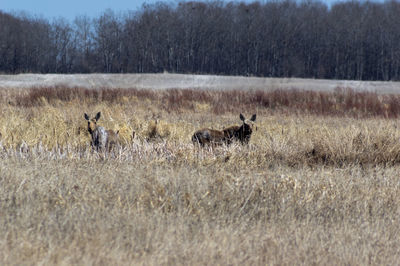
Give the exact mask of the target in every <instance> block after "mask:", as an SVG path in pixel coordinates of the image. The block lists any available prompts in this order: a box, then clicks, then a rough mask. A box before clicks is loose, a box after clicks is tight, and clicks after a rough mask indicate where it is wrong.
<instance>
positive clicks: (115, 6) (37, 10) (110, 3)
mask: <svg viewBox="0 0 400 266" xmlns="http://www.w3.org/2000/svg"><path fill="white" fill-rule="evenodd" d="M158 1H159V0H62V1H59V0H0V10H2V11H5V12H7V13H14V12H15V13H20V12H26V13H27V14H28V15H34V16H39V17H44V18H46V19H50V20H51V19H53V18H59V17H63V18H66V19H68V20H71V21H72V20H73V19H74V18H75V17H76V16H78V15H88V16H90V17H99V16H100V14H102V12H104V11H105V10H106V9H108V8H110V9H112V10H113V11H115V12H117V13H119V12H125V11H127V10H137V9H139V8H140V7H141V6H142V4H144V3H149V4H151V3H155V2H158ZM178 1H179V0H171V1H168V2H172V3H174V2H178ZM228 1H230V0H228ZM235 1H236V0H235ZM337 1H343V0H324V1H323V2H325V3H327V4H330V3H332V2H333V3H334V2H337ZM245 2H251V0H245ZM260 2H263V0H261V1H260Z"/></svg>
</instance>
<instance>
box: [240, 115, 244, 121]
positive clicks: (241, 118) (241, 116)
mask: <svg viewBox="0 0 400 266" xmlns="http://www.w3.org/2000/svg"><path fill="white" fill-rule="evenodd" d="M244 119H245V118H244V116H243V115H242V114H240V120H242V121H243V122H244Z"/></svg>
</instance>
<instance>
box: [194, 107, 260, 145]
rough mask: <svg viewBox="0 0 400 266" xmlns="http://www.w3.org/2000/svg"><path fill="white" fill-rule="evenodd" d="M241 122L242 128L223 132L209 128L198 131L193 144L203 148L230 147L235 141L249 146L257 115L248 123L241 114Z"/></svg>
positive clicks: (233, 127) (226, 129) (225, 129)
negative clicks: (209, 145)
mask: <svg viewBox="0 0 400 266" xmlns="http://www.w3.org/2000/svg"><path fill="white" fill-rule="evenodd" d="M240 120H242V121H243V124H242V125H241V126H231V127H227V128H224V129H223V130H215V129H209V128H203V129H200V130H197V131H196V132H195V133H194V134H193V136H192V142H193V143H194V144H200V145H201V146H205V145H208V144H211V145H220V144H226V145H229V144H231V143H232V142H233V141H235V140H236V141H240V142H241V143H242V144H247V143H249V141H250V137H251V134H252V132H253V126H254V122H255V121H256V115H255V114H254V115H253V116H252V117H251V119H250V120H249V121H246V119H245V117H244V116H243V115H242V114H240Z"/></svg>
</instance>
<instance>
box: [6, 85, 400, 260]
mask: <svg viewBox="0 0 400 266" xmlns="http://www.w3.org/2000/svg"><path fill="white" fill-rule="evenodd" d="M58 89H60V91H59V92H53V90H58ZM63 90H64V92H62V91H63ZM45 91H46V90H45V89H32V90H31V91H22V92H20V91H19V92H16V91H2V92H0V94H1V93H3V97H2V98H1V97H0V99H3V104H1V105H0V111H1V114H2V115H1V116H0V132H1V139H0V250H1V251H0V264H2V265H11V264H13V265H15V264H18V265H20V264H30V263H32V264H68V265H69V264H81V265H82V264H84V265H87V264H96V265H99V264H100V265H101V264H122V265H130V264H148V265H151V264H157V265H159V264H174V265H175V264H178V265H179V264H180V265H183V264H184V265H187V264H234V265H243V264H261V265H265V264H306V265H309V264H335V265H337V264H379V265H381V264H390V265H393V264H396V263H397V261H398V260H399V254H400V250H399V246H398V242H399V241H400V237H399V236H400V234H399V233H398V228H400V220H399V217H400V216H399V214H400V213H399V208H398V206H400V202H399V197H398V195H399V192H400V183H399V182H398V176H399V175H400V167H399V165H400V164H399V162H400V144H399V139H400V133H399V129H398V120H397V119H395V117H397V115H398V114H397V113H396V112H397V111H396V110H397V109H396V108H397V107H396V106H397V105H396V100H393V103H392V104H393V108H392V110H393V111H390V112H393V113H392V115H389V114H390V112H389V113H387V112H386V111H387V110H390V108H388V106H386V105H387V104H388V102H389V101H390V97H389V96H378V95H375V94H365V95H367V96H365V97H366V98H365V99H364V100H362V99H361V100H360V99H357V97H363V96H360V95H359V94H357V93H355V92H353V91H342V92H341V91H339V90H338V91H336V92H335V93H333V94H326V95H325V94H319V93H308V92H305V93H300V92H298V91H289V92H285V91H275V92H271V93H270V94H268V93H267V92H257V91H252V92H248V94H246V93H243V92H238V91H234V92H231V94H229V93H228V92H224V91H196V90H184V91H179V90H170V91H140V90H132V91H133V92H131V91H130V90H121V92H120V90H115V91H111V90H107V89H103V90H99V91H87V92H85V90H81V89H65V88H51V89H49V90H48V91H47V92H48V93H45ZM111 92H113V93H111ZM57 93H60V94H57ZM91 93H93V94H91ZM264 93H265V94H264ZM340 93H343V94H340ZM86 94H87V96H85V95H86ZM109 94H115V95H109ZM63 95H64V96H63ZM229 95H230V97H229ZM321 95H323V96H321ZM351 95H352V96H351ZM274 97H275V98H274ZM285 97H287V99H286V100H285ZM346 97H350V98H351V97H353V98H355V99H353V98H352V99H350V98H349V99H348V98H346ZM369 97H370V98H369ZM252 99H253V100H252ZM268 99H269V100H270V101H271V102H268V101H267V100H268ZM367 99H370V100H367ZM323 102H324V103H325V104H326V106H327V107H323V106H322V103H323ZM333 102H335V104H333ZM331 103H332V106H331ZM325 104H324V106H325ZM337 105H338V106H337ZM306 106H310V107H309V108H310V109H309V110H307V107H306ZM318 106H319V107H320V108H321V110H318V109H315V108H317V107H318ZM330 106H331V107H330ZM346 106H348V108H349V109H345V108H347V107H346ZM367 106H376V107H373V108H372V109H369V107H368V108H367ZM389 107H390V105H389ZM323 108H326V109H323ZM330 108H331V109H330ZM380 108H383V109H380ZM324 110H325V111H324ZM329 110H331V111H329ZM333 110H335V111H333ZM345 110H348V111H345ZM371 110H372V111H371ZM374 110H375V111H374ZM379 110H381V111H379ZM97 111H101V112H102V118H101V120H100V121H99V124H100V125H103V126H105V127H106V128H110V129H115V130H120V136H121V143H120V145H119V146H118V147H116V148H115V149H114V150H113V151H112V152H110V153H97V152H94V151H92V149H91V147H90V145H89V140H90V137H89V135H88V133H87V130H86V126H87V125H86V122H85V119H84V118H83V113H84V112H87V113H90V114H94V113H95V112H97ZM240 112H243V113H245V114H247V113H249V114H251V113H253V112H256V113H257V122H256V125H257V128H258V130H257V131H254V132H253V135H252V137H251V141H250V144H249V145H244V146H243V145H240V144H238V143H234V144H233V145H231V146H221V147H206V148H202V149H200V148H198V147H196V146H194V145H192V143H191V140H190V138H191V135H192V133H193V132H194V131H195V130H196V129H198V128H200V127H210V128H215V129H220V128H222V127H224V126H228V125H231V124H238V123H240V120H239V113H240ZM385 112H386V113H385ZM216 114H218V115H216ZM360 117H363V118H362V119H359V118H360ZM132 131H135V133H136V134H135V138H133V139H132Z"/></svg>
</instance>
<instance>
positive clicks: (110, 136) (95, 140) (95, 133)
mask: <svg viewBox="0 0 400 266" xmlns="http://www.w3.org/2000/svg"><path fill="white" fill-rule="evenodd" d="M100 116H101V112H98V113H97V114H96V116H95V117H94V118H90V117H89V116H88V115H87V114H86V113H85V115H84V117H85V119H86V120H87V121H88V131H89V134H90V135H91V137H92V141H91V142H90V143H91V145H92V147H93V148H94V149H96V151H102V150H103V149H105V148H106V149H107V150H108V151H110V150H111V149H112V147H113V146H114V145H115V144H117V143H118V138H119V136H118V133H119V131H117V132H114V131H113V130H106V129H104V127H101V126H98V125H97V121H98V120H99V119H100Z"/></svg>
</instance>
